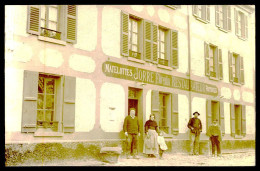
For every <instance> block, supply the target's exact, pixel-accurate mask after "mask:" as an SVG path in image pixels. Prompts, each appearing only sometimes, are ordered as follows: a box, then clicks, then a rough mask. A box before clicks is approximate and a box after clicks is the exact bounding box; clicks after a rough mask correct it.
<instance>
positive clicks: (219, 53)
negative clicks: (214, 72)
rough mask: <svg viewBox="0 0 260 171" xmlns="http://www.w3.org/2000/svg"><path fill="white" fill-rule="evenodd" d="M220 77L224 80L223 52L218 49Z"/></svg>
mask: <svg viewBox="0 0 260 171" xmlns="http://www.w3.org/2000/svg"><path fill="white" fill-rule="evenodd" d="M218 75H219V79H220V80H223V64H222V50H221V49H218Z"/></svg>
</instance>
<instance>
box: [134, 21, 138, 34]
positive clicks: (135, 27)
mask: <svg viewBox="0 0 260 171" xmlns="http://www.w3.org/2000/svg"><path fill="white" fill-rule="evenodd" d="M137 26H138V25H137V21H136V20H133V32H135V33H137Z"/></svg>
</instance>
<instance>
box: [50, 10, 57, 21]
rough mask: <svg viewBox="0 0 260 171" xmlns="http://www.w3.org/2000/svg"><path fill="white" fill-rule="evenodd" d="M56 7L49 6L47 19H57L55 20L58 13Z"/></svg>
mask: <svg viewBox="0 0 260 171" xmlns="http://www.w3.org/2000/svg"><path fill="white" fill-rule="evenodd" d="M57 11H58V9H57V8H53V7H49V20H51V21H56V22H57V21H58V20H57V18H58V17H57V15H58V12H57Z"/></svg>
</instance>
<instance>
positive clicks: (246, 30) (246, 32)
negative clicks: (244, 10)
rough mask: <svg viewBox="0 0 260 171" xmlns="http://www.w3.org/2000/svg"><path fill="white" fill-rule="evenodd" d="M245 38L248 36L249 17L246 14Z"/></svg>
mask: <svg viewBox="0 0 260 171" xmlns="http://www.w3.org/2000/svg"><path fill="white" fill-rule="evenodd" d="M245 38H246V39H247V38H248V18H247V16H246V15H245Z"/></svg>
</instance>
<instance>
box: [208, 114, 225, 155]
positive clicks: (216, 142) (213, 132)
mask: <svg viewBox="0 0 260 171" xmlns="http://www.w3.org/2000/svg"><path fill="white" fill-rule="evenodd" d="M208 135H209V137H210V141H211V144H212V156H213V157H215V146H217V156H218V157H219V156H221V149H220V142H221V141H222V135H221V129H220V126H219V124H218V120H217V119H214V120H213V122H212V124H211V125H210V126H209V131H208Z"/></svg>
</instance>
